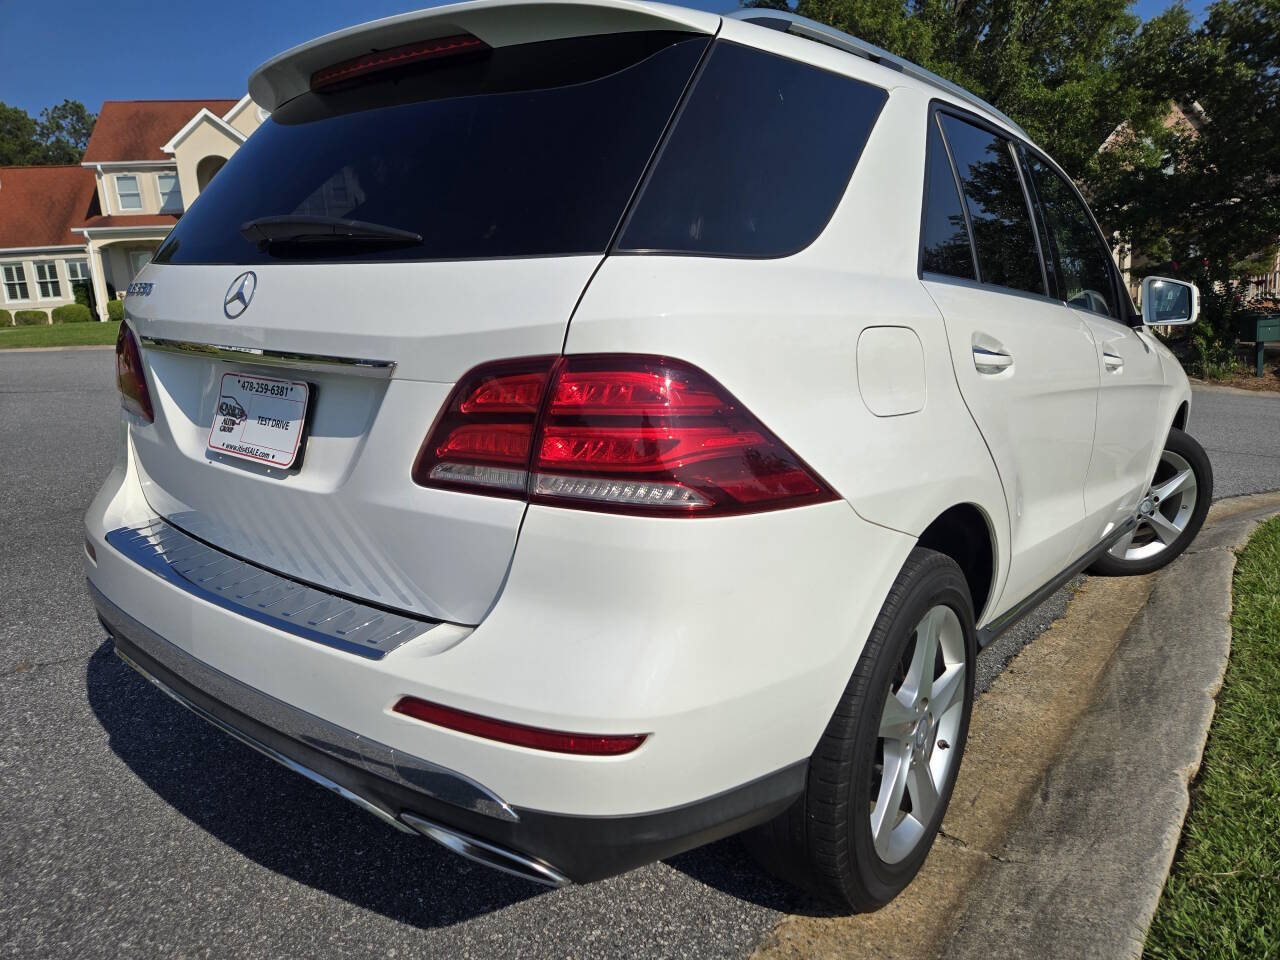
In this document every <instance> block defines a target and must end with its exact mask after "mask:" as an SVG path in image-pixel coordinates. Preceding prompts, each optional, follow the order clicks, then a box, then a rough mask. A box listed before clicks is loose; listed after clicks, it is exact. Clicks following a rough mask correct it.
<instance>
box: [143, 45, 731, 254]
mask: <svg viewBox="0 0 1280 960" xmlns="http://www.w3.org/2000/svg"><path fill="white" fill-rule="evenodd" d="M709 42H710V41H709V39H708V38H707V37H705V36H700V35H690V34H687V33H676V32H634V33H624V34H610V35H603V36H594V37H576V38H570V39H565V40H548V41H544V42H540V43H527V44H518V45H514V46H508V47H499V48H496V49H494V50H491V51H490V50H486V51H484V52H483V53H480V54H476V55H471V54H468V55H465V56H460V57H456V58H449V59H447V60H440V61H427V62H424V63H422V64H421V65H419V66H416V67H413V68H408V67H406V68H403V69H398V70H393V71H390V72H387V73H379V74H371V75H370V76H369V77H368V78H367V79H362V80H361V81H360V82H358V83H355V84H353V85H346V86H343V87H340V88H336V89H334V90H333V91H324V92H309V93H306V94H303V95H302V96H299V97H297V98H295V99H294V100H291V101H289V102H288V103H286V104H284V105H283V106H281V107H280V108H279V109H277V110H276V111H275V112H274V113H273V114H272V116H271V117H270V119H269V120H268V121H267V122H266V123H264V124H263V125H262V127H261V128H259V130H258V131H257V132H256V133H254V135H253V136H252V137H250V138H249V140H248V141H247V142H246V143H245V144H244V146H242V147H241V148H240V149H239V150H238V151H237V152H236V153H235V155H234V156H233V157H232V158H231V159H230V160H229V161H228V162H227V164H226V166H225V167H223V168H222V170H221V171H219V173H218V176H217V177H216V178H214V180H213V181H212V182H211V183H210V185H209V187H208V188H207V189H206V190H205V192H204V193H203V194H202V195H201V196H200V197H199V198H198V199H197V200H196V202H195V203H193V204H192V206H191V209H190V210H188V211H187V213H185V214H184V215H183V217H182V219H181V220H180V221H179V222H178V225H177V226H176V227H175V228H174V230H173V231H172V233H171V234H170V235H169V238H168V240H167V241H166V242H165V244H164V245H163V246H162V247H161V249H160V250H159V252H158V254H157V256H156V258H155V259H156V261H157V262H159V263H236V264H240V263H245V264H257V263H270V262H275V261H279V260H323V261H325V262H332V261H376V260H439V259H481V258H489V257H528V256H545V255H566V254H575V253H601V252H603V251H604V250H605V249H606V248H607V247H608V245H609V241H610V239H611V238H612V236H613V234H614V232H615V231H616V230H617V227H618V224H619V222H620V221H621V219H622V216H623V213H624V212H625V210H626V206H627V203H628V201H629V200H630V199H631V197H632V196H633V194H634V193H635V190H636V187H637V185H638V183H639V181H640V178H641V176H642V175H643V173H644V169H645V166H646V165H647V164H648V162H649V159H650V158H651V157H652V156H653V152H654V150H655V149H656V148H657V146H658V143H659V140H660V139H661V137H662V133H663V131H664V130H665V129H666V127H667V124H668V122H669V121H670V119H671V115H672V113H673V112H674V111H675V108H676V105H677V104H678V102H679V99H680V96H681V94H682V93H683V92H684V90H685V88H686V87H687V86H688V83H689V79H690V77H691V76H692V75H693V71H694V69H695V67H696V66H697V64H698V62H699V60H700V59H701V57H702V55H703V53H704V52H705V51H706V48H707V44H708V43H709ZM299 216H308V217H337V218H344V219H350V220H360V221H365V222H366V223H371V224H376V225H378V226H381V227H387V228H392V229H393V230H396V231H402V232H403V231H407V232H409V233H411V234H418V235H421V237H422V239H421V241H420V242H413V241H410V240H404V239H401V240H398V241H395V242H389V241H387V240H386V238H385V236H384V238H383V239H380V240H372V241H370V240H367V239H366V240H365V241H342V242H337V241H334V240H332V239H328V240H322V239H320V238H318V237H309V238H307V239H305V240H298V239H292V238H291V239H289V240H288V241H287V242H281V241H279V240H272V241H271V242H254V241H251V240H249V239H246V238H245V237H243V236H242V235H241V233H240V227H241V225H242V224H244V223H246V222H248V221H251V220H256V219H259V218H264V217H299Z"/></svg>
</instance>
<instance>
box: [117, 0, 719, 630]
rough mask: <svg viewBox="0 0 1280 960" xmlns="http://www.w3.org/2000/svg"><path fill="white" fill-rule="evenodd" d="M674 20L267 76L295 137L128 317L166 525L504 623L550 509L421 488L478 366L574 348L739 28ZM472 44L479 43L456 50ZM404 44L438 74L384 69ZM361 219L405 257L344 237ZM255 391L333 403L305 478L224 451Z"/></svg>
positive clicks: (390, 24)
mask: <svg viewBox="0 0 1280 960" xmlns="http://www.w3.org/2000/svg"><path fill="white" fill-rule="evenodd" d="M670 9H671V11H672V12H671V13H669V14H667V13H664V12H663V11H662V8H653V7H642V6H637V5H632V4H628V3H617V2H614V3H607V4H576V3H568V4H555V5H546V4H524V5H522V4H507V5H497V6H495V5H487V6H480V7H476V6H473V5H470V4H466V5H461V6H459V7H454V8H444V9H443V12H438V11H431V12H428V13H424V14H415V15H408V16H405V17H397V18H392V19H391V20H388V21H381V22H379V23H377V24H373V25H370V26H368V27H366V28H359V29H357V30H355V31H346V32H344V33H342V34H336V35H334V36H332V37H330V38H324V39H322V40H320V41H316V42H315V43H312V44H308V45H306V46H304V47H301V48H299V49H298V50H297V51H293V52H291V53H290V54H287V55H285V56H284V57H282V58H277V60H274V61H272V62H271V63H269V64H267V65H266V66H265V67H264V68H262V70H260V71H259V72H258V73H257V74H255V76H254V79H253V81H252V83H251V90H252V91H253V93H254V94H255V97H256V98H259V102H261V103H264V105H265V106H267V107H269V108H271V109H273V110H274V113H273V115H272V117H271V119H270V120H268V121H267V122H266V123H265V124H264V125H263V127H262V128H261V129H260V130H259V131H258V132H257V133H256V134H255V135H254V136H253V137H251V138H250V139H249V141H248V142H247V143H246V144H245V145H244V146H242V147H241V148H240V150H239V151H238V152H237V153H236V154H235V155H234V156H233V157H232V159H231V160H230V161H229V162H228V163H227V165H226V166H225V167H224V168H223V169H222V170H221V171H220V172H219V173H218V174H217V176H216V178H215V179H214V180H213V181H212V182H211V183H210V185H209V186H208V188H207V189H206V190H205V192H204V193H202V194H201V196H200V198H199V200H198V201H197V202H196V203H195V204H193V205H192V207H191V209H190V210H189V211H188V212H187V213H186V214H185V215H184V216H183V218H182V220H181V221H180V222H179V224H178V226H177V227H176V228H175V229H174V231H173V233H172V234H170V236H169V238H168V239H167V240H166V241H165V243H164V244H163V245H162V247H161V249H160V250H159V251H158V252H157V255H156V257H155V262H153V263H152V264H151V265H150V266H148V267H147V268H146V269H145V270H144V271H143V273H142V274H141V275H140V276H139V277H138V278H137V279H138V280H139V281H141V283H140V284H137V285H135V286H134V287H133V290H134V291H135V292H134V293H132V294H131V295H130V296H129V297H128V298H127V300H126V309H127V313H128V317H129V322H130V324H131V325H132V326H133V327H134V328H135V329H136V332H137V334H138V335H139V338H140V340H141V342H142V345H143V356H144V362H145V365H146V367H147V368H148V371H149V381H150V388H151V392H152V399H153V404H154V408H155V424H154V426H151V427H141V428H139V429H137V430H135V431H133V436H134V448H135V452H136V457H137V464H138V468H139V472H140V475H141V478H142V482H143V487H144V491H145V494H146V496H147V499H148V502H149V503H150V504H151V506H152V507H153V508H154V509H155V510H156V511H157V512H158V513H160V514H162V515H163V516H165V517H167V518H169V519H170V520H171V521H172V522H173V523H175V524H176V525H178V526H180V527H182V528H184V529H186V530H187V531H188V532H189V533H191V534H193V535H196V536H198V537H200V538H202V539H204V540H206V541H208V542H209V543H211V544H213V545H215V546H217V547H220V548H222V549H224V550H226V551H228V552H231V553H233V554H236V555H237V556H241V557H244V558H246V559H249V560H251V561H254V562H256V563H259V564H261V565H263V566H265V567H268V568H270V569H272V570H276V571H279V572H281V573H284V574H286V575H289V576H293V577H296V578H298V579H301V580H303V581H306V582H308V583H312V584H315V585H317V586H321V587H325V588H328V589H331V590H334V591H337V592H340V593H343V594H347V595H350V596H354V597H358V598H363V599H367V600H370V601H373V602H374V603H378V604H382V605H385V606H388V607H393V608H397V609H402V610H407V611H413V612H416V613H420V614H423V615H426V616H430V617H435V618H440V619H445V620H451V621H455V622H459V623H477V622H479V620H480V619H481V618H483V616H484V615H485V613H486V611H487V610H488V609H489V607H490V606H491V605H492V603H493V601H494V598H495V597H496V595H497V593H498V591H499V590H500V589H501V584H502V581H503V578H504V576H505V574H506V571H507V567H508V565H509V563H510V559H511V555H512V551H513V549H514V545H515V538H516V534H517V532H518V529H519V525H520V522H521V518H522V516H523V511H524V505H523V503H522V502H520V501H518V500H511V499H502V498H498V497H479V496H472V495H467V494H461V493H454V492H449V491H444V490H437V489H427V488H424V487H420V486H417V485H415V484H414V483H413V481H412V480H411V478H410V471H411V468H412V465H413V461H414V458H415V455H416V454H417V452H418V449H419V447H420V446H421V444H422V442H423V440H424V438H425V436H426V434H427V432H428V430H429V429H430V427H431V424H432V421H433V420H434V418H435V416H436V414H437V413H438V411H439V410H440V408H441V406H442V404H443V402H444V400H445V398H446V397H447V395H448V393H449V391H450V388H451V386H452V384H453V383H454V382H455V381H456V380H457V379H458V378H459V377H460V376H461V374H463V373H464V372H465V371H466V370H468V369H469V368H471V367H472V366H475V365H476V364H478V363H482V362H485V361H489V360H494V359H497V358H502V357H516V356H531V355H540V354H553V353H557V352H559V351H560V349H561V346H562V343H563V341H564V336H565V330H566V325H567V323H568V321H569V318H570V316H571V314H572V312H573V309H574V305H575V304H576V303H577V301H578V298H579V297H580V296H581V294H582V291H583V290H584V288H585V286H586V284H587V283H588V281H589V280H590V277H591V275H592V273H593V271H594V270H595V268H596V267H597V266H598V264H599V262H600V259H601V257H602V256H603V255H604V251H605V250H606V249H607V247H608V243H609V240H610V238H611V236H612V235H613V233H614V231H615V229H616V227H617V224H618V222H619V219H620V218H621V217H622V215H623V212H624V211H625V209H626V207H627V204H628V203H629V201H630V199H631V196H632V194H633V193H634V191H635V188H636V185H637V183H638V182H639V179H640V177H641V175H642V173H643V171H644V168H645V166H646V164H647V163H648V161H649V159H650V156H651V155H652V153H653V151H654V149H655V148H656V147H657V145H658V143H659V141H660V140H661V137H662V133H663V130H664V129H665V128H666V127H667V124H668V122H669V120H670V117H671V115H672V112H673V110H674V109H675V107H676V104H677V103H678V102H679V99H680V96H681V93H682V92H683V90H684V89H685V86H686V84H687V83H688V80H689V78H690V76H691V75H692V74H693V71H694V69H695V67H696V65H697V63H698V61H699V58H700V57H701V56H702V53H703V52H704V50H705V48H706V44H707V42H708V34H710V33H712V32H714V30H715V28H716V26H717V25H718V23H719V18H718V17H714V16H711V15H706V14H700V13H697V12H696V11H687V10H679V9H677V8H670ZM655 10H656V11H658V12H655ZM459 36H464V37H471V38H476V39H478V40H479V41H481V43H480V46H479V47H477V46H476V45H474V44H472V43H470V42H469V41H468V42H467V43H465V44H461V45H459V46H461V47H462V48H463V51H464V52H462V53H461V54H457V55H454V54H452V53H450V52H448V51H446V52H445V53H443V54H441V53H440V49H442V48H443V47H446V46H449V44H442V43H441V42H440V41H441V38H446V39H447V38H453V37H459ZM414 45H417V46H416V48H415V47H414ZM388 48H395V49H396V50H404V49H418V50H427V51H428V54H429V55H427V56H425V57H422V58H413V57H408V58H407V59H406V60H405V62H403V63H400V62H399V61H394V60H393V62H397V63H399V65H398V66H395V67H394V68H392V69H383V68H382V67H381V66H379V65H377V64H375V68H374V69H372V70H370V69H366V68H367V67H368V65H369V63H371V62H373V61H371V60H370V59H369V58H368V57H367V56H366V55H367V54H368V53H369V51H370V50H371V49H372V50H375V51H381V52H382V54H388ZM399 56H400V54H399V53H395V54H388V56H383V57H381V59H384V60H385V59H389V58H390V57H399ZM377 59H379V58H378V57H377V56H375V57H374V60H377ZM335 65H336V67H337V69H336V70H335V71H332V72H330V73H328V74H326V75H325V76H327V77H329V78H330V79H329V80H325V79H324V77H321V81H322V82H323V83H328V84H329V85H328V86H321V88H319V89H315V90H313V89H310V86H311V78H312V77H313V75H316V76H317V77H319V76H320V74H319V73H318V71H326V70H329V69H330V68H332V67H335ZM348 74H350V77H348ZM334 76H337V77H339V78H346V79H339V80H338V81H336V82H334V81H333V80H332V79H331V78H332V77H334ZM264 218H267V220H266V223H267V226H266V227H264V228H262V229H260V230H258V231H257V232H255V231H253V230H245V231H242V229H241V227H242V226H243V225H244V224H245V223H247V222H248V221H252V220H258V221H262V220H263V219H264ZM303 218H312V219H311V220H306V219H303ZM317 218H318V219H317ZM338 220H355V221H360V222H362V223H364V224H366V225H373V227H374V228H386V229H385V230H384V231H383V232H384V233H385V234H386V235H384V236H374V237H368V236H364V237H361V236H351V235H349V234H350V233H351V231H350V230H347V233H346V235H344V239H341V240H336V239H334V238H333V237H332V236H328V237H326V236H322V234H323V233H324V232H325V231H330V230H331V229H336V230H339V231H340V230H345V229H346V228H341V227H338V228H333V226H332V224H333V222H334V221H338ZM356 232H359V231H356ZM372 232H375V233H376V232H377V231H376V230H373V231H372ZM266 233H269V234H270V237H269V238H268V239H266V240H264V239H263V236H264V234H266ZM406 233H408V234H412V235H413V237H408V238H407V237H405V236H404V234H406ZM393 234H394V235H393ZM246 271H251V272H252V276H251V277H250V278H249V279H248V282H247V284H245V283H242V282H241V280H240V278H241V277H242V276H243V274H244V273H245V272H246ZM237 292H243V293H244V294H245V296H243V297H241V298H237V297H236V296H235V294H236V293H237ZM228 300H230V302H228ZM245 351H252V352H245ZM228 372H231V373H238V374H256V375H261V376H269V377H275V378H279V379H283V380H289V381H301V382H305V383H306V384H307V385H308V410H307V414H306V418H305V422H304V434H303V439H302V441H301V444H300V446H299V453H298V459H297V460H296V461H295V462H294V463H293V464H292V465H291V466H289V467H287V468H284V467H277V466H269V465H265V464H262V463H258V462H253V461H249V460H246V459H242V458H240V457H237V456H232V455H228V454H227V453H224V452H219V451H215V450H212V449H210V447H209V438H210V434H211V430H213V429H214V428H215V427H216V426H217V424H215V420H220V416H221V415H219V414H218V413H217V410H218V408H219V404H220V403H221V404H223V411H224V414H228V415H231V416H232V417H233V419H234V417H235V415H238V414H239V412H240V411H241V407H240V406H237V403H238V402H239V401H235V400H226V399H225V397H224V392H223V391H224V387H223V376H224V374H226V373H228ZM241 396H242V398H243V395H241ZM246 412H247V414H248V415H249V416H250V417H254V416H256V414H255V412H254V411H253V410H249V411H246Z"/></svg>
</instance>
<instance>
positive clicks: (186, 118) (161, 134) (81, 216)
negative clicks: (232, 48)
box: [0, 95, 266, 320]
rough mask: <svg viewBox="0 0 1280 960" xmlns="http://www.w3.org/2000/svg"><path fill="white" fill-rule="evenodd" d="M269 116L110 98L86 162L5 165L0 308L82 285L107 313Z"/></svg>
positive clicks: (30, 305)
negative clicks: (168, 235)
mask: <svg viewBox="0 0 1280 960" xmlns="http://www.w3.org/2000/svg"><path fill="white" fill-rule="evenodd" d="M264 119H266V114H265V113H264V112H263V111H262V110H260V109H259V108H258V106H257V105H256V104H255V103H254V102H253V101H252V100H250V99H249V97H248V95H246V96H244V97H241V98H240V99H239V100H109V101H107V102H106V103H104V104H103V105H102V110H101V112H100V113H99V114H98V120H97V122H96V124H95V125H94V128H93V133H92V134H91V136H90V137H89V143H88V146H86V147H85V151H84V157H83V159H82V161H81V163H80V164H79V166H47V167H0V281H2V284H3V292H2V296H0V305H3V307H4V308H5V309H6V310H9V311H15V310H29V309H38V310H44V311H48V310H51V309H52V308H54V307H59V306H62V305H64V304H67V303H73V302H75V292H76V291H75V288H76V287H77V286H80V287H83V288H84V292H85V293H86V294H87V295H88V299H89V302H90V303H91V304H92V305H93V307H94V309H95V310H96V312H97V314H98V316H99V317H100V318H101V319H104V320H105V319H106V317H107V301H108V300H110V299H115V298H118V297H122V296H124V292H125V290H126V289H127V288H128V286H129V284H130V282H132V280H133V278H134V276H135V275H136V274H137V272H138V271H139V270H140V269H142V266H143V265H144V264H145V263H146V262H147V261H148V260H150V259H151V256H152V255H153V254H154V253H155V251H156V248H158V247H159V246H160V243H161V241H163V240H164V238H165V236H166V235H167V234H168V232H169V230H170V229H171V228H172V227H173V225H174V224H175V223H177V221H178V217H179V216H181V215H182V212H183V210H185V209H186V207H187V206H188V205H189V204H190V203H191V202H192V201H194V200H195V198H196V197H197V196H198V195H199V194H200V192H201V191H202V190H203V189H204V188H205V187H206V186H207V185H208V184H209V181H210V180H211V179H212V178H213V176H214V175H215V174H216V173H217V172H218V170H219V169H221V167H222V165H223V164H224V163H226V162H227V159H228V158H230V157H231V155H232V154H233V153H235V151H236V150H237V149H238V148H239V146H240V144H242V143H244V141H245V140H246V138H248V136H249V134H251V133H253V131H254V130H256V129H257V128H258V125H259V124H261V123H262V121H263V120H264Z"/></svg>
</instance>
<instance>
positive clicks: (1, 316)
mask: <svg viewBox="0 0 1280 960" xmlns="http://www.w3.org/2000/svg"><path fill="white" fill-rule="evenodd" d="M12 324H13V314H12V313H10V312H9V311H8V310H0V327H8V326H12Z"/></svg>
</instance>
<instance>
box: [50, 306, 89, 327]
mask: <svg viewBox="0 0 1280 960" xmlns="http://www.w3.org/2000/svg"><path fill="white" fill-rule="evenodd" d="M92 319H93V313H92V311H90V309H89V308H88V307H86V306H84V305H83V304H80V303H68V304H67V305H66V306H65V307H54V308H53V322H54V323H88V322H89V321H90V320H92Z"/></svg>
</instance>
